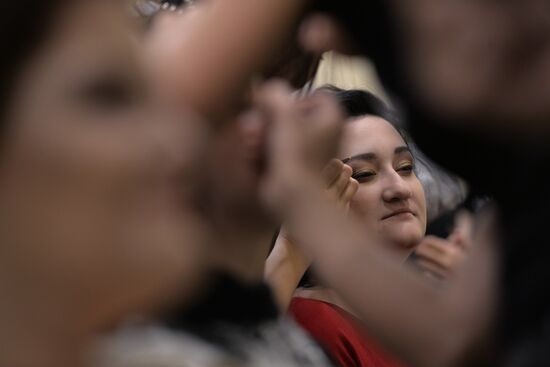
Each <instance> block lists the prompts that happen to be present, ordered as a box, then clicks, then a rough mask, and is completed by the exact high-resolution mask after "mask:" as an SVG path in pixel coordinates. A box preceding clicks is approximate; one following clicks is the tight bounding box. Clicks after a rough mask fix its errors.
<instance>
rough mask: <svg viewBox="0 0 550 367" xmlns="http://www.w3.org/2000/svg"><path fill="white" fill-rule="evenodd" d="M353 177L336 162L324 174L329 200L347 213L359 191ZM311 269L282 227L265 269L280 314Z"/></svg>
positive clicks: (345, 168)
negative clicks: (308, 269) (350, 203)
mask: <svg viewBox="0 0 550 367" xmlns="http://www.w3.org/2000/svg"><path fill="white" fill-rule="evenodd" d="M351 175H352V169H351V167H349V166H347V165H345V164H344V163H342V162H341V161H339V160H336V159H334V160H332V161H331V162H330V163H329V164H328V165H327V166H326V167H325V169H324V170H323V181H324V183H325V185H326V187H327V189H326V194H327V197H328V198H331V199H332V200H333V203H334V205H335V206H337V207H339V208H341V209H343V210H344V212H347V211H348V209H349V202H350V200H351V199H352V198H353V196H354V195H355V193H356V192H357V189H358V188H359V184H358V182H357V181H356V180H355V179H353V178H352V177H351ZM310 265H311V261H310V259H309V257H308V256H306V254H304V252H303V251H302V249H301V248H300V247H299V246H297V245H296V244H295V239H293V238H292V236H291V235H290V234H289V233H288V232H287V231H286V230H285V229H284V227H283V229H282V230H281V233H279V236H278V237H277V240H276V242H275V246H274V247H273V250H272V251H271V254H270V255H269V257H268V258H267V261H266V268H265V279H266V281H267V283H268V284H269V285H270V286H271V289H272V290H273V293H274V295H275V298H276V300H277V303H278V304H279V307H280V308H281V310H283V311H285V312H286V310H287V309H288V306H289V305H290V302H291V300H292V297H293V295H294V292H295V290H296V287H297V286H298V284H299V282H300V279H301V278H302V277H303V276H304V274H305V272H306V270H307V268H308V267H309V266H310Z"/></svg>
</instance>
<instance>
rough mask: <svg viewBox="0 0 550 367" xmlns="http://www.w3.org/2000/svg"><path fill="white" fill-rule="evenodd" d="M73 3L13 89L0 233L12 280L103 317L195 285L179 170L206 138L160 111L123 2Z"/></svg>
mask: <svg viewBox="0 0 550 367" xmlns="http://www.w3.org/2000/svg"><path fill="white" fill-rule="evenodd" d="M67 3H68V6H67V7H66V8H65V10H64V11H63V12H62V13H61V14H60V15H59V20H58V21H57V22H56V23H55V25H54V28H53V32H52V33H51V36H49V37H48V40H47V41H46V42H45V43H44V45H43V47H42V48H41V50H39V52H37V53H36V54H35V55H34V56H33V57H32V59H31V60H30V62H29V63H28V65H27V66H26V67H25V68H24V69H23V72H22V75H21V77H20V78H19V80H18V83H17V85H16V90H15V94H14V98H13V103H12V104H11V108H10V111H9V115H8V116H7V121H6V130H5V131H4V136H3V137H4V138H5V139H4V140H3V142H2V166H1V168H0V216H1V218H2V220H1V223H2V225H1V227H0V230H1V231H2V234H1V235H2V240H3V242H4V243H9V246H11V247H10V251H11V252H12V253H13V254H14V255H15V256H14V259H15V260H16V261H14V262H12V263H11V264H10V265H9V266H13V267H14V269H13V271H12V273H13V274H14V276H16V275H15V274H17V276H18V277H20V278H19V279H14V284H20V285H21V286H20V288H21V289H28V290H29V292H32V291H33V290H34V291H37V292H40V290H44V293H45V294H44V297H46V298H45V300H47V299H48V297H51V298H58V299H61V300H63V299H64V298H66V300H67V304H69V305H72V307H70V310H71V312H81V314H79V315H77V316H83V315H86V317H89V318H90V319H88V320H85V322H97V321H98V320H96V318H101V320H103V321H105V320H106V318H110V317H112V316H114V315H115V314H117V313H119V312H123V311H127V310H128V309H131V308H132V307H131V306H138V305H143V304H144V303H149V301H151V300H155V301H156V300H159V299H161V297H160V296H162V295H164V292H167V291H168V290H169V289H170V290H173V288H172V287H178V290H182V289H180V288H179V286H180V284H179V282H180V281H185V283H184V284H188V283H192V281H191V279H190V276H191V274H194V272H195V270H196V269H197V268H196V267H197V266H200V262H199V261H198V259H197V255H198V254H199V253H198V251H197V250H196V246H193V244H195V243H196V240H197V237H198V236H199V234H198V227H197V226H196V224H197V223H196V218H195V217H194V216H193V215H191V214H190V213H191V210H190V209H189V208H188V206H189V205H188V202H189V200H188V199H189V198H188V197H186V196H185V195H186V194H187V195H189V193H190V192H189V189H190V183H189V182H187V181H184V180H183V179H182V177H183V176H188V175H190V174H191V172H189V165H188V163H189V162H190V161H194V157H193V156H192V155H191V154H190V152H191V150H192V149H193V147H196V146H197V145H196V142H197V141H199V140H200V139H197V135H195V134H194V132H195V131H196V130H194V129H195V127H194V125H192V121H190V120H187V121H185V122H182V121H174V120H172V119H169V118H164V117H162V118H161V117H160V115H159V114H156V113H155V111H154V107H153V102H152V100H151V99H150V98H149V96H148V95H147V90H148V89H147V85H146V82H145V80H144V76H143V73H142V72H141V69H140V60H139V58H138V52H137V51H138V49H137V48H136V47H135V46H136V44H135V42H136V39H134V38H133V37H134V35H133V30H132V29H131V27H130V24H129V23H128V19H127V18H126V17H125V14H124V12H123V9H122V7H121V6H119V4H118V2H114V1H104V0H93V1H87V0H83V1H72V2H67ZM191 142H193V144H191ZM2 266H3V267H4V265H2ZM180 296H181V294H180ZM59 311H60V312H64V311H66V310H59ZM79 326H80V327H86V326H87V325H79Z"/></svg>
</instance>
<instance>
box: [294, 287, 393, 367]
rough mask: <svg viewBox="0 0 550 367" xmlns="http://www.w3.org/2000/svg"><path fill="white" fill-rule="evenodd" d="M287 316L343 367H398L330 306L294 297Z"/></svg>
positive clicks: (354, 323) (346, 316) (349, 318)
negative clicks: (290, 316) (291, 317)
mask: <svg viewBox="0 0 550 367" xmlns="http://www.w3.org/2000/svg"><path fill="white" fill-rule="evenodd" d="M289 313H290V315H292V316H293V317H294V319H295V320H296V322H297V323H298V324H299V325H300V326H302V327H303V328H304V329H305V330H306V331H308V332H309V333H310V334H311V336H312V337H313V338H314V339H315V340H316V341H317V342H318V343H319V344H320V345H321V346H322V347H323V348H325V350H326V352H327V353H328V354H329V355H330V357H331V358H332V359H333V360H334V361H335V362H337V363H338V364H339V365H340V366H343V367H402V366H403V365H402V364H400V363H398V362H396V361H394V360H393V359H391V358H390V357H388V356H387V355H386V354H385V353H384V352H383V351H382V350H381V349H380V347H378V346H377V345H376V344H375V343H374V342H373V341H372V340H371V339H369V338H368V336H367V335H365V333H364V332H362V331H361V330H360V328H359V327H358V325H357V324H358V320H357V319H355V318H354V317H353V316H352V315H351V314H349V313H348V312H346V311H344V310H343V309H341V308H340V307H338V306H335V305H332V304H330V303H326V302H322V301H317V300H311V299H306V298H299V297H295V298H294V299H293V300H292V303H291V304H290V308H289Z"/></svg>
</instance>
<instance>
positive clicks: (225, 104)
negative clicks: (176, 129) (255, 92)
mask: <svg viewBox="0 0 550 367" xmlns="http://www.w3.org/2000/svg"><path fill="white" fill-rule="evenodd" d="M308 2H309V0H261V1H258V0H231V1H225V0H222V1H217V0H211V1H208V2H204V3H199V4H198V5H197V6H196V7H195V8H191V9H190V10H189V11H187V12H189V13H188V14H186V13H184V14H182V15H181V16H180V15H170V16H169V18H170V19H164V20H163V19H162V18H161V19H160V22H159V23H158V24H157V25H156V27H155V28H154V29H153V37H152V38H151V39H150V40H151V41H152V43H150V45H149V46H150V50H151V51H152V52H150V56H151V57H152V58H153V59H152V60H153V63H154V65H155V67H156V71H157V74H156V76H157V78H159V79H160V80H161V82H162V83H163V84H164V87H168V88H169V89H170V91H169V93H170V96H171V97H169V98H173V97H175V98H177V99H178V100H180V101H182V102H184V103H186V104H187V105H188V106H190V107H191V108H193V109H195V110H197V111H199V112H200V113H202V114H204V115H205V116H207V117H209V118H211V119H212V120H214V121H220V120H221V119H223V118H224V117H227V115H229V114H232V113H234V112H235V111H236V110H237V109H238V108H239V107H240V106H239V104H240V103H241V99H242V98H243V95H244V93H245V92H246V90H247V89H248V88H249V86H250V81H251V77H252V76H253V75H254V74H255V73H259V72H261V71H263V69H264V68H265V67H266V66H267V65H268V64H269V62H270V61H272V59H273V57H274V56H276V55H277V53H278V52H279V51H280V50H281V48H282V46H284V42H285V40H287V39H288V38H289V37H290V35H291V34H292V30H293V28H294V27H295V26H296V25H297V24H298V20H299V16H300V15H301V14H302V12H303V11H304V9H305V5H306V3H308Z"/></svg>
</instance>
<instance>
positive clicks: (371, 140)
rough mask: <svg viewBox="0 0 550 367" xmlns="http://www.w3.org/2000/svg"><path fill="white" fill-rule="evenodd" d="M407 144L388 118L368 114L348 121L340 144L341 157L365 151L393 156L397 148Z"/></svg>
mask: <svg viewBox="0 0 550 367" xmlns="http://www.w3.org/2000/svg"><path fill="white" fill-rule="evenodd" d="M403 145H405V141H404V140H403V138H402V137H401V135H400V134H399V133H398V132H397V130H396V129H395V128H394V127H393V126H392V125H391V124H390V123H389V122H387V121H386V120H384V119H382V118H380V117H376V116H366V117H361V118H358V119H354V120H350V121H348V122H347V123H346V125H345V127H344V131H343V136H342V143H341V146H340V158H348V157H352V156H355V155H358V154H363V153H376V154H377V155H380V156H385V155H389V156H393V152H394V151H395V148H397V147H401V146H403Z"/></svg>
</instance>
